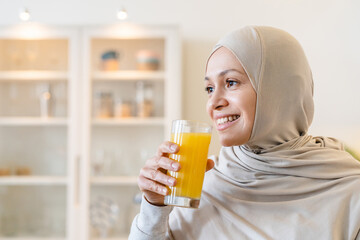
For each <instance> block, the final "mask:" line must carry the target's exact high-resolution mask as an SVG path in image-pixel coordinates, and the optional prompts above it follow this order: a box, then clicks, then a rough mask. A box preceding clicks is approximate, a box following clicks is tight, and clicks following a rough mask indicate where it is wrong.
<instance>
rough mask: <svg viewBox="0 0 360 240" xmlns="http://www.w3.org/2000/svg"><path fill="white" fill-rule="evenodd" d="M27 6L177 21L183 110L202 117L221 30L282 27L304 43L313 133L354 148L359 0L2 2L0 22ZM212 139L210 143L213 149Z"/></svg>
mask: <svg viewBox="0 0 360 240" xmlns="http://www.w3.org/2000/svg"><path fill="white" fill-rule="evenodd" d="M23 4H26V5H27V6H28V7H29V9H30V11H31V12H32V15H33V21H36V22H41V23H49V24H56V25H92V24H104V23H113V22H116V21H117V19H116V17H115V10H116V9H117V8H118V7H119V6H120V5H122V4H124V5H125V6H126V8H127V10H128V12H129V15H130V17H129V20H128V21H131V22H136V23H146V24H156V25H178V26H179V27H180V29H181V32H182V37H183V78H184V83H183V84H184V108H183V115H184V117H185V118H188V119H199V120H206V121H208V118H207V115H206V112H205V108H204V106H205V102H206V95H205V93H204V91H203V80H202V79H203V77H204V76H203V73H204V64H205V60H206V58H207V56H208V54H209V52H210V50H211V48H212V46H213V45H214V44H215V43H216V41H217V40H218V39H219V38H220V37H221V36H223V35H224V34H225V33H227V32H229V31H231V30H233V29H236V28H239V27H241V26H243V25H248V24H259V25H271V26H275V27H279V28H283V29H284V30H287V31H288V32H290V33H291V34H293V35H294V36H295V37H296V38H297V39H298V40H299V41H300V42H301V44H302V45H303V47H304V49H305V52H306V53H307V56H308V58H309V62H310V64H311V66H312V71H313V76H314V81H315V108H316V109H315V118H314V122H313V126H312V128H311V132H310V133H313V134H314V135H328V136H334V137H338V138H340V139H342V140H344V141H345V142H346V143H347V144H349V145H350V146H352V147H354V148H357V150H358V151H360V106H359V105H360V94H359V91H360V46H359V45H358V43H360V14H359V9H360V1H358V0H316V1H314V0H251V1H243V0H222V1H215V0H212V1H210V0H178V1H175V0H151V1H149V0H131V1H130V0H123V1H120V0H101V1H100V0H87V1H86V0H61V1H49V0H11V1H9V0H0V25H6V24H14V23H18V22H19V20H18V18H17V13H18V9H19V8H20V7H21V6H22V5H23ZM216 142H217V138H216V137H215V138H214V143H213V144H212V147H211V153H214V154H216V153H217V151H218V148H219V147H220V146H219V144H218V143H216Z"/></svg>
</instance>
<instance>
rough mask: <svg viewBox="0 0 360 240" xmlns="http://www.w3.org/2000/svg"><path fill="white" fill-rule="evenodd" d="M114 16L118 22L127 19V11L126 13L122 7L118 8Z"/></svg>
mask: <svg viewBox="0 0 360 240" xmlns="http://www.w3.org/2000/svg"><path fill="white" fill-rule="evenodd" d="M116 15H117V18H118V19H120V20H125V19H127V17H128V13H127V11H126V9H125V8H124V7H122V8H120V9H119V10H118V11H117V14H116Z"/></svg>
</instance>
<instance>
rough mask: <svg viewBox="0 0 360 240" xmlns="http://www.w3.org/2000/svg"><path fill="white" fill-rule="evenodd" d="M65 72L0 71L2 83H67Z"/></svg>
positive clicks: (67, 75) (66, 73)
mask: <svg viewBox="0 0 360 240" xmlns="http://www.w3.org/2000/svg"><path fill="white" fill-rule="evenodd" d="M68 78H69V74H68V72H66V71H65V72H63V71H0V81H67V79H68Z"/></svg>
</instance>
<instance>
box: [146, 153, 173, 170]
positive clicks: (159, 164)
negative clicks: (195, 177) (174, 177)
mask: <svg viewBox="0 0 360 240" xmlns="http://www.w3.org/2000/svg"><path fill="white" fill-rule="evenodd" d="M145 166H147V167H149V168H154V169H158V168H162V169H165V170H170V171H179V170H180V164H179V163H178V162H177V161H174V160H171V159H170V158H167V157H158V156H156V157H153V158H150V159H149V160H148V161H147V162H146V165H145Z"/></svg>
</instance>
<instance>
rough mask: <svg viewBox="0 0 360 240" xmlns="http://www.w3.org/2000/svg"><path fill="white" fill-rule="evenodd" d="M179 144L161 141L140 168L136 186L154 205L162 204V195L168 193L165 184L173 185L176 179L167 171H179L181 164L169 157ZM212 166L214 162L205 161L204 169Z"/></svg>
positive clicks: (175, 151) (177, 149) (177, 148)
mask: <svg viewBox="0 0 360 240" xmlns="http://www.w3.org/2000/svg"><path fill="white" fill-rule="evenodd" d="M178 151H179V146H178V145H176V144H175V143H172V142H168V141H166V142H163V143H162V144H161V145H160V146H159V148H158V150H157V153H156V155H155V156H154V157H152V158H150V159H148V160H147V161H146V163H145V166H144V167H143V168H142V169H141V170H140V175H139V178H138V186H139V188H140V190H141V191H142V192H143V193H144V195H145V198H146V200H147V201H148V202H150V203H151V204H154V205H158V206H162V205H164V197H165V196H166V195H167V194H168V189H167V187H166V186H175V185H176V179H175V178H173V177H171V176H168V175H167V174H166V172H167V171H175V172H177V171H179V170H180V168H181V166H180V164H179V163H178V162H177V161H174V160H172V159H170V158H169V154H171V153H177V152H178ZM213 167H214V162H213V161H212V160H210V159H208V161H207V166H206V171H208V170H210V169H212V168H213Z"/></svg>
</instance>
